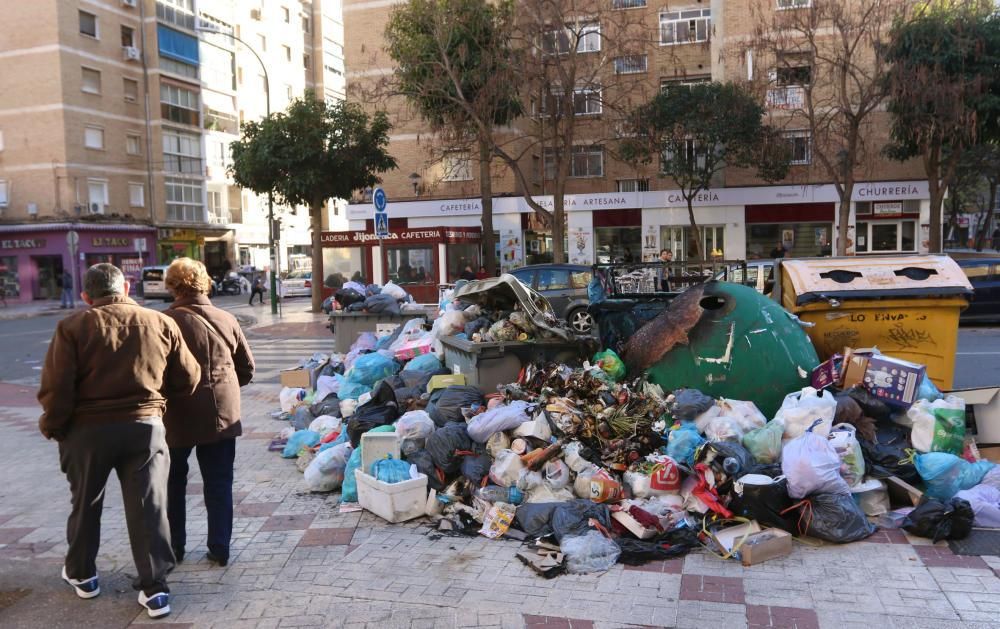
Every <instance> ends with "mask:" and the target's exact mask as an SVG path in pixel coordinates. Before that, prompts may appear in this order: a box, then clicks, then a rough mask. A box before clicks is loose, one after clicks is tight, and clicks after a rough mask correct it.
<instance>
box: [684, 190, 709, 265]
mask: <svg viewBox="0 0 1000 629" xmlns="http://www.w3.org/2000/svg"><path fill="white" fill-rule="evenodd" d="M687 204H688V220H690V221H691V231H692V232H693V233H694V251H695V255H697V256H698V257H699V258H701V259H702V260H703V261H706V262H707V261H708V258H706V257H705V252H704V250H703V249H704V243H703V242H702V237H701V227H698V221H696V220H695V218H694V195H691V196H690V197H688V198H687ZM689 253H690V252H689Z"/></svg>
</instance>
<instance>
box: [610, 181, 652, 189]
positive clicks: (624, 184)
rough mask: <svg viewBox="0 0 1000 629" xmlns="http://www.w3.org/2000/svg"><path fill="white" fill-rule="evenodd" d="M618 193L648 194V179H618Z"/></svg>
mask: <svg viewBox="0 0 1000 629" xmlns="http://www.w3.org/2000/svg"><path fill="white" fill-rule="evenodd" d="M616 184H617V188H616V189H617V191H618V192H649V179H619V180H618V181H617V182H616Z"/></svg>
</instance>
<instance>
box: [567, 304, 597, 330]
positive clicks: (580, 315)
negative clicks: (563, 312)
mask: <svg viewBox="0 0 1000 629" xmlns="http://www.w3.org/2000/svg"><path fill="white" fill-rule="evenodd" d="M566 322H567V323H569V327H571V328H573V331H574V332H576V333H577V334H590V332H591V330H593V329H594V317H592V316H590V313H589V312H587V311H586V310H584V309H583V308H578V309H576V310H574V311H573V312H571V313H569V316H567V317H566Z"/></svg>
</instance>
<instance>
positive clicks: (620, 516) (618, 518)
mask: <svg viewBox="0 0 1000 629" xmlns="http://www.w3.org/2000/svg"><path fill="white" fill-rule="evenodd" d="M611 519H612V520H614V521H615V522H618V523H619V524H621V525H622V526H624V527H625V529H626V530H627V531H628V532H629V533H631V534H632V535H635V536H636V537H638V538H639V539H649V538H650V537H654V536H655V535H656V534H657V533H659V531H657V530H656V529H655V528H646V527H644V526H643V525H642V524H640V523H639V520H636V519H635V518H633V517H632V515H631V514H630V513H629V512H628V511H614V512H612V513H611Z"/></svg>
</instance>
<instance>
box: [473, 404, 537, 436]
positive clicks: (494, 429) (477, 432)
mask: <svg viewBox="0 0 1000 629" xmlns="http://www.w3.org/2000/svg"><path fill="white" fill-rule="evenodd" d="M529 419H530V418H529V416H528V403H527V402H524V401H521V400H516V401H514V402H511V403H510V404H508V405H506V406H498V407H496V408H493V409H490V410H488V411H486V412H485V413H480V414H479V415H476V416H475V417H473V418H472V419H471V420H469V423H468V426H467V427H466V430H467V432H468V433H469V438H470V439H472V440H473V441H475V442H477V443H486V441H487V440H488V439H489V438H490V437H492V436H493V435H494V434H495V433H498V432H503V431H505V430H512V429H514V428H517V427H518V426H520V425H521V424H523V423H524V422H526V421H528V420H529Z"/></svg>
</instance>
